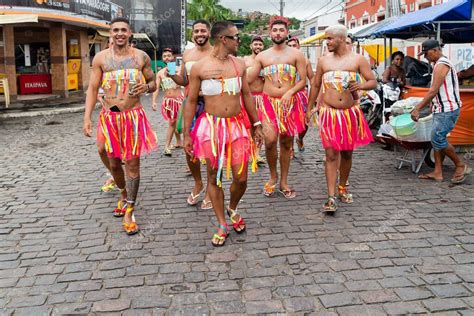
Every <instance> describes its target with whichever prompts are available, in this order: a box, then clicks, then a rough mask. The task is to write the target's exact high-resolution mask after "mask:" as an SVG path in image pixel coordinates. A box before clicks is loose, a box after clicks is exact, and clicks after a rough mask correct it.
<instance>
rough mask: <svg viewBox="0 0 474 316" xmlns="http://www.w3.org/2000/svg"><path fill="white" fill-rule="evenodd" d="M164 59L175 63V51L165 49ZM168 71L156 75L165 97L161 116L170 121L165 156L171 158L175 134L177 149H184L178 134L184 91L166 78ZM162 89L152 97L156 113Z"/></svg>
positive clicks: (157, 84)
mask: <svg viewBox="0 0 474 316" xmlns="http://www.w3.org/2000/svg"><path fill="white" fill-rule="evenodd" d="M162 59H163V61H164V62H165V63H170V62H173V61H174V55H173V50H172V49H171V48H165V49H163V54H162ZM166 70H167V69H166V68H164V69H161V70H160V71H159V72H158V73H157V74H156V86H157V87H160V86H161V88H162V89H163V93H164V97H163V103H162V104H161V114H162V115H163V118H164V119H165V120H166V121H168V130H167V131H166V143H165V151H164V154H165V156H171V149H172V146H171V141H172V139H173V134H175V136H176V147H182V146H183V144H182V143H181V135H180V134H179V133H178V132H176V121H177V119H178V111H179V109H180V107H181V104H183V100H184V98H183V91H182V88H181V87H180V86H178V85H176V83H175V82H174V81H173V80H172V79H171V78H169V77H167V76H165V71H166ZM159 92H160V89H156V91H155V93H153V97H152V109H153V111H156V110H157V109H158V104H157V99H158V95H159Z"/></svg>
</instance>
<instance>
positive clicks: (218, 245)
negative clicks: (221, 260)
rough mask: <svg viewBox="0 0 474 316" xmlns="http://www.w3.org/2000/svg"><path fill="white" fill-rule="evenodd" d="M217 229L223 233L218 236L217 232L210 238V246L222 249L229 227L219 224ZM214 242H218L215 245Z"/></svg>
mask: <svg viewBox="0 0 474 316" xmlns="http://www.w3.org/2000/svg"><path fill="white" fill-rule="evenodd" d="M217 227H218V228H220V229H222V230H223V231H224V232H223V233H222V234H220V235H219V234H217V232H216V233H215V234H214V236H212V240H211V244H212V245H213V246H214V247H222V246H224V244H225V241H226V238H227V236H229V226H227V224H225V225H222V224H219V225H217ZM215 240H217V241H218V242H217V243H215V242H214V241H215ZM221 241H222V244H221V243H220V242H221Z"/></svg>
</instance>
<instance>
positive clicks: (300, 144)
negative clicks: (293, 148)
mask: <svg viewBox="0 0 474 316" xmlns="http://www.w3.org/2000/svg"><path fill="white" fill-rule="evenodd" d="M296 145H298V151H299V152H300V153H302V152H304V149H305V148H304V143H303V140H302V139H300V138H299V137H298V138H297V139H296Z"/></svg>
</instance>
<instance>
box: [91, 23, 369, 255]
mask: <svg viewBox="0 0 474 316" xmlns="http://www.w3.org/2000/svg"><path fill="white" fill-rule="evenodd" d="M288 26H289V22H288V20H287V19H286V18H284V17H280V16H277V17H274V18H272V19H271V21H270V25H269V30H270V32H269V33H270V39H271V41H272V42H273V45H272V47H270V48H268V49H267V50H264V41H263V39H262V38H261V37H254V38H253V39H252V42H251V49H252V55H251V56H247V57H245V58H243V59H241V58H237V57H234V56H235V55H236V54H237V50H238V46H239V44H240V34H239V30H238V29H237V27H236V26H235V25H234V24H233V23H232V22H229V21H219V22H216V23H215V24H214V25H213V26H212V28H211V26H210V24H209V22H207V21H205V20H197V21H195V22H194V24H193V27H192V36H193V42H194V44H195V47H193V48H192V49H189V50H186V51H185V52H184V54H183V59H182V60H183V63H182V65H181V68H180V69H178V70H177V71H176V72H174V71H173V72H171V71H170V69H168V68H165V69H163V70H162V71H160V72H159V73H158V75H157V76H156V80H155V76H154V74H153V71H152V69H151V63H150V58H149V57H148V56H147V55H146V54H145V53H144V52H142V51H140V50H138V49H136V48H132V47H130V46H129V44H128V39H129V37H130V36H131V29H130V24H129V23H128V21H127V20H126V19H123V18H117V19H115V20H114V21H112V23H111V31H110V32H111V38H112V40H113V45H112V47H110V48H109V49H106V50H104V51H103V52H101V53H99V54H98V55H97V56H96V57H95V58H94V61H93V67H92V74H91V80H90V84H89V88H88V92H87V100H86V112H85V119H84V134H85V135H86V136H91V135H92V128H91V114H92V110H93V108H94V105H95V103H96V100H97V92H98V89H99V87H101V88H102V89H103V90H104V95H105V96H104V98H103V109H102V111H101V113H100V116H99V122H98V128H97V134H98V138H97V139H98V144H99V148H102V147H103V148H105V151H106V153H107V155H108V157H109V165H108V168H109V170H110V172H111V173H112V176H113V178H114V181H115V183H116V185H117V187H118V188H119V189H120V192H121V198H120V200H119V202H118V205H117V208H116V209H115V210H114V215H115V216H117V217H118V216H124V220H123V227H124V230H125V231H126V232H127V233H128V234H130V235H132V234H135V233H137V232H138V231H139V230H138V226H137V224H136V222H135V218H134V216H133V211H134V206H135V202H136V197H137V192H138V186H139V180H140V171H139V167H140V155H141V154H142V153H146V152H150V151H152V150H154V149H155V148H156V135H155V133H154V132H153V130H152V128H151V126H150V124H149V122H148V120H147V118H146V115H145V113H144V111H143V108H142V105H141V103H140V95H142V94H143V93H152V92H154V91H155V90H156V89H157V83H158V85H161V87H162V89H163V90H164V98H163V103H162V106H161V111H162V114H163V116H164V117H165V119H166V120H168V121H169V128H168V131H167V134H166V143H165V154H167V155H169V154H170V149H171V140H172V137H173V134H174V133H175V131H176V121H177V118H178V113H179V111H182V115H183V122H184V123H183V135H184V140H183V142H181V140H180V139H179V138H178V139H177V142H178V143H177V145H181V144H182V146H183V147H184V150H185V152H186V161H187V164H188V167H189V169H190V171H191V174H192V176H193V178H194V187H193V189H192V190H191V193H190V194H189V197H188V199H187V203H188V204H189V205H196V204H197V203H198V202H199V200H200V196H201V195H203V194H204V200H203V203H202V205H201V208H203V209H211V208H212V209H214V212H215V215H216V218H217V222H218V224H217V232H216V233H215V234H214V235H213V237H212V240H211V242H212V244H213V245H214V246H222V245H224V243H225V241H226V238H227V237H228V234H229V227H228V226H227V223H226V217H225V213H227V215H228V216H229V218H230V220H231V223H232V227H233V229H234V230H235V231H236V232H237V233H241V232H243V231H244V230H245V229H246V223H245V221H244V219H243V217H242V216H241V215H240V214H239V212H238V204H239V201H240V200H241V198H242V196H243V195H244V193H245V190H246V188H247V172H248V167H249V166H251V169H252V170H253V171H255V169H256V166H257V160H258V158H257V157H259V148H260V145H261V144H262V143H264V146H265V154H266V161H267V163H268V166H269V171H270V175H269V179H268V181H267V182H266V183H265V185H264V186H263V194H264V195H265V196H267V197H270V196H273V195H274V194H277V193H279V194H281V195H282V196H283V197H285V198H286V199H294V198H295V197H296V195H297V194H296V191H295V189H294V188H293V187H291V186H290V184H289V183H288V173H289V166H290V160H291V159H290V158H291V155H292V151H293V141H294V138H295V137H296V138H297V146H298V148H299V150H300V151H302V150H304V143H303V137H304V134H305V133H306V131H307V129H308V124H309V122H310V120H311V116H312V114H313V113H314V112H315V111H314V110H313V109H312V108H313V106H314V105H315V104H316V103H317V106H316V110H317V112H318V113H319V117H318V125H319V131H320V136H321V140H322V143H323V146H324V148H325V151H326V179H327V190H328V199H327V201H326V202H325V203H324V206H323V211H324V212H327V213H330V214H333V213H334V212H335V211H336V209H337V205H336V200H337V198H339V199H340V201H341V202H343V203H352V202H353V199H352V195H351V194H350V193H349V192H348V191H347V186H346V184H347V180H348V177H349V173H350V170H351V167H352V151H353V150H354V149H355V148H357V147H359V146H363V145H366V144H368V143H370V142H371V141H372V140H373V139H372V134H371V131H370V129H369V127H368V125H367V123H366V121H365V118H364V116H363V113H362V111H361V109H360V107H359V106H358V97H359V96H358V93H359V91H360V90H370V89H373V88H375V85H376V81H375V77H374V75H373V73H372V71H371V68H370V65H369V63H368V62H367V61H366V60H365V59H364V58H363V57H362V56H360V55H357V54H354V53H352V51H351V49H350V48H349V47H348V46H347V45H346V39H347V29H346V28H345V27H344V26H342V25H336V26H332V27H329V28H328V29H327V30H326V39H327V47H328V50H329V54H327V55H325V56H323V57H322V58H320V59H319V61H318V64H317V70H316V73H315V74H314V73H313V70H312V68H311V63H310V62H309V61H308V60H307V58H305V57H304V55H303V54H302V53H301V52H300V50H299V42H298V40H297V39H293V40H290V41H288V29H289V28H288ZM210 39H212V40H213V45H211V43H210ZM163 58H164V60H165V62H171V61H172V60H173V58H174V57H173V52H172V51H170V50H165V51H164V54H163ZM313 76H314V78H313ZM308 79H312V81H311V82H312V83H311V91H310V95H309V96H308V94H307V92H306V85H307V80H308ZM181 87H185V92H184V95H182V92H181V91H182V90H181ZM320 90H322V91H321V94H320V93H319V92H320ZM317 99H318V102H316V101H317ZM153 109H154V110H157V103H156V94H155V96H154V98H153ZM177 137H179V136H177ZM278 144H279V147H280V154H279V155H278V149H277V148H278ZM278 157H279V159H278ZM260 159H261V158H260ZM202 160H204V161H205V162H206V168H207V185H206V186H204V183H203V180H202V176H201V161H202ZM278 160H279V162H280V175H278V172H277V163H278ZM122 162H123V163H124V166H125V170H124V169H123V168H122ZM224 173H226V174H227V177H228V178H230V174H232V183H231V185H230V203H229V205H227V206H225V205H224V191H223V190H222V178H223V176H224ZM338 174H339V181H338V180H337V177H338Z"/></svg>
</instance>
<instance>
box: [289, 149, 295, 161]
mask: <svg viewBox="0 0 474 316" xmlns="http://www.w3.org/2000/svg"><path fill="white" fill-rule="evenodd" d="M290 159H291V160H293V159H295V150H294V149H293V148H291V149H290Z"/></svg>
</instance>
